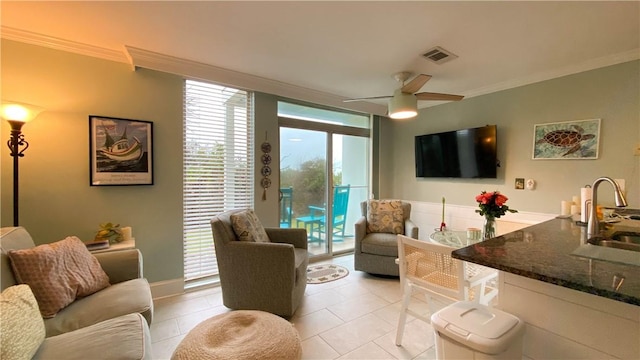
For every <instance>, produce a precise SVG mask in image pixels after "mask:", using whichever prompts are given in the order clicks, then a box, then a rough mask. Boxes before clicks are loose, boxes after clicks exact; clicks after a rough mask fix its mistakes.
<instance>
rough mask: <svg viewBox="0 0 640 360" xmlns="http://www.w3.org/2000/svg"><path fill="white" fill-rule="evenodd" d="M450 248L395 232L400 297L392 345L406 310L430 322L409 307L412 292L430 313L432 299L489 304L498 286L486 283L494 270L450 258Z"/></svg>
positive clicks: (398, 339) (399, 334) (399, 336)
mask: <svg viewBox="0 0 640 360" xmlns="http://www.w3.org/2000/svg"><path fill="white" fill-rule="evenodd" d="M454 250H455V248H452V247H449V246H443V245H436V244H431V243H428V242H425V241H421V240H416V239H412V238H409V237H406V236H403V235H398V256H399V257H398V266H399V267H400V269H399V270H400V283H401V286H402V292H403V299H402V308H401V310H400V317H399V319H398V330H397V333H396V345H398V346H400V345H401V343H402V336H403V334H404V327H405V323H406V320H407V314H410V315H413V316H414V317H416V318H418V319H420V320H423V321H426V322H428V323H430V322H431V319H430V318H428V317H425V316H424V315H421V314H419V313H417V312H415V311H413V310H411V309H409V303H410V302H411V297H412V296H413V294H414V293H421V294H423V295H424V296H425V297H426V300H427V304H428V305H429V311H430V313H431V314H433V313H434V312H435V311H436V308H435V306H434V304H433V302H434V299H437V300H439V301H441V302H444V303H453V302H455V301H459V300H468V301H476V302H478V303H480V304H483V305H491V301H492V300H493V299H494V298H495V296H496V295H497V293H498V290H497V289H496V288H494V287H491V286H488V285H487V282H489V281H490V280H493V279H495V278H496V277H497V272H496V271H495V270H493V269H489V268H484V267H479V266H476V265H475V264H467V263H466V262H464V261H460V260H457V259H454V258H452V257H451V252H452V251H454ZM472 265H473V266H472Z"/></svg>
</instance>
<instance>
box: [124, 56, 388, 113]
mask: <svg viewBox="0 0 640 360" xmlns="http://www.w3.org/2000/svg"><path fill="white" fill-rule="evenodd" d="M125 50H126V53H127V57H128V59H129V61H130V63H131V65H132V66H133V68H134V69H136V68H145V69H150V70H157V71H162V72H167V73H171V74H176V75H180V76H184V77H186V78H191V79H198V80H208V81H214V82H216V83H218V84H222V85H227V86H233V87H236V88H242V89H245V90H250V91H259V92H263V93H267V94H272V95H277V96H282V97H286V98H291V99H296V100H302V101H307V102H312V103H316V104H320V105H326V106H332V107H336V108H342V109H348V110H354V111H359V112H364V113H369V114H374V115H385V114H386V112H387V107H386V106H384V105H380V104H374V103H369V102H364V101H363V102H359V103H348V104H345V103H344V102H343V100H344V97H340V96H337V95H333V94H330V93H326V92H322V91H318V90H313V89H309V88H305V87H301V86H296V85H291V84H287V83H284V82H280V81H276V80H271V79H267V78H263V77H260V76H255V75H250V74H246V73H242V72H238V71H234V70H229V69H225V68H221V67H217V66H213V65H209V64H205V63H201V62H197V61H191V60H187V59H182V58H178V57H174V56H170V55H165V54H160V53H156V52H153V51H148V50H144V49H140V48H136V47H132V46H126V45H125Z"/></svg>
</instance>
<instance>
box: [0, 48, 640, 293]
mask: <svg viewBox="0 0 640 360" xmlns="http://www.w3.org/2000/svg"><path fill="white" fill-rule="evenodd" d="M1 45H2V54H1V61H2V64H1V65H2V67H1V74H0V75H1V76H2V80H1V81H2V82H1V86H2V88H1V90H2V99H4V100H13V101H21V102H26V103H31V104H34V105H38V106H41V107H43V108H45V109H46V111H45V112H43V113H42V114H41V115H40V116H39V117H38V118H37V119H36V120H35V121H34V122H33V123H29V124H26V125H25V126H24V128H23V131H24V133H25V137H26V139H27V141H29V143H30V147H29V149H28V150H27V151H26V152H25V157H24V158H22V159H20V190H21V191H20V225H22V226H24V227H26V228H27V229H28V230H29V232H30V233H31V234H32V235H33V237H34V239H35V241H36V243H38V244H42V243H48V242H53V241H56V240H60V239H62V238H64V237H65V236H68V235H77V236H79V237H80V238H81V239H84V240H88V239H91V238H92V237H93V235H94V233H95V231H96V230H97V227H98V224H99V223H101V222H105V221H112V222H119V223H121V224H122V225H123V226H131V227H132V228H133V235H134V236H135V238H136V245H137V247H138V248H139V249H140V250H141V251H142V253H143V255H144V259H145V262H144V267H145V275H146V277H147V278H148V279H149V281H151V282H160V281H165V280H174V279H179V278H181V277H182V274H183V270H182V264H183V263H182V89H183V81H182V78H181V77H180V76H175V75H170V74H165V73H161V72H156V71H150V70H144V69H139V70H137V71H135V72H134V71H132V69H131V67H130V66H129V65H128V64H123V63H117V62H112V61H107V60H101V59H96V58H92V57H88V56H82V55H77V54H72V53H68V52H64V51H59V50H52V49H49V48H44V47H39V46H33V45H28V44H24V43H19V42H13V41H7V40H2V44H1ZM639 69H640V62H639V61H634V62H630V63H626V64H621V65H617V66H611V67H607V68H603V69H599V70H595V71H590V72H585V73H581V74H576V75H572V76H567V77H563V78H559V79H555V80H550V81H545V82H541V83H537V84H533V85H528V86H524V87H520V88H516V89H511V90H506V91H502V92H498V93H493V94H489V95H484V96H479V97H475V98H470V99H466V100H464V101H462V102H459V103H450V104H445V105H440V106H435V107H431V108H427V109H424V110H421V112H420V116H419V118H417V119H415V120H410V121H403V122H395V121H390V120H388V119H381V120H380V121H379V122H378V125H377V126H379V130H380V131H379V134H380V135H379V138H378V137H375V138H374V139H375V141H376V143H379V155H378V156H379V158H380V161H379V163H378V164H374V169H375V168H377V167H379V169H380V175H379V176H376V175H374V179H375V181H374V183H375V184H376V186H377V187H379V197H395V198H402V199H407V200H415V201H427V202H439V201H440V197H441V196H443V195H444V196H446V197H447V199H448V202H450V203H454V204H459V205H470V206H475V202H474V200H473V198H474V196H475V195H476V193H478V192H479V191H480V190H484V189H486V190H494V189H497V190H501V191H504V192H505V193H506V194H507V195H508V196H509V197H510V198H511V199H512V200H510V205H511V206H512V207H514V208H516V209H519V210H522V211H534V212H548V213H557V212H558V211H559V206H560V201H561V200H563V199H568V200H570V199H571V196H572V195H575V194H578V193H579V188H580V187H581V186H582V185H584V184H587V183H591V182H592V181H593V179H595V178H596V177H597V176H601V175H608V176H612V177H615V178H624V179H626V180H627V189H628V195H629V200H630V203H631V205H632V206H633V207H636V208H638V207H640V194H639V187H640V185H639V182H640V181H639V180H640V171H639V168H640V157H634V156H633V153H632V151H633V147H634V145H635V144H636V143H639V142H640V121H639V113H640V106H639V104H638V102H639V98H640V91H639V85H638V84H639V81H638V80H639V79H640V71H639ZM276 101H277V97H275V96H273V95H268V94H261V93H256V95H255V103H254V105H255V112H256V134H255V136H256V142H255V144H256V151H255V153H256V156H259V155H260V154H261V152H260V147H259V144H261V143H262V142H263V141H264V140H263V139H264V137H265V132H266V135H267V136H268V140H269V141H270V142H271V143H272V145H273V153H274V154H277V152H278V150H279V144H278V138H279V132H278V126H277V115H276ZM90 114H91V115H102V116H112V117H121V118H131V119H138V120H147V121H152V122H153V124H154V142H155V146H154V152H155V156H154V168H155V184H154V185H153V186H123V187H92V186H89V142H88V134H89V125H88V124H89V122H88V115H90ZM588 118H602V132H601V135H602V142H601V144H600V146H601V152H600V158H599V159H598V160H582V161H578V160H555V161H551V160H548V161H540V160H537V161H533V160H531V147H532V138H531V136H532V133H533V125H534V124H538V123H547V122H557V121H568V120H579V119H588ZM485 124H497V125H498V132H499V157H500V160H501V163H502V167H501V168H500V170H499V178H498V179H497V180H424V179H419V180H417V179H416V178H415V176H414V163H413V161H414V160H413V159H414V156H413V137H414V136H415V135H419V134H425V133H430V132H439V131H445V130H454V129H460V128H465V127H474V126H482V125H485ZM9 130H10V129H9V125H8V124H7V123H6V122H5V123H3V124H1V125H0V135H1V140H2V142H3V143H6V142H7V140H8V138H9ZM273 158H274V163H273V164H272V168H273V169H278V168H279V164H278V157H277V156H274V157H273ZM0 161H1V170H2V174H1V176H2V177H1V180H2V183H1V188H0V190H1V194H2V197H1V204H0V206H1V207H0V210H1V213H0V222H1V225H2V226H11V225H12V211H11V209H12V196H11V188H12V180H11V176H12V168H11V165H12V162H11V157H10V156H9V151H8V149H6V148H5V150H4V151H0ZM258 174H259V168H256V177H259V176H258ZM515 177H524V178H533V179H536V180H537V181H538V187H537V189H536V190H535V191H526V190H523V191H515V190H513V182H514V178H515ZM271 179H272V182H273V184H278V182H279V181H278V180H279V179H278V174H277V172H274V174H273V175H272V176H271ZM277 189H278V187H277V186H276V185H274V186H272V187H271V188H270V189H269V190H268V192H267V200H266V201H262V200H261V196H262V189H261V188H260V187H259V184H256V194H255V198H256V200H255V208H256V212H257V213H258V215H259V216H260V218H261V220H263V223H264V224H265V225H266V226H275V225H277V211H276V210H275V209H277V206H278V202H277V196H278V194H277ZM374 191H376V196H378V193H377V191H378V190H374ZM607 191H610V190H609V189H608V185H603V186H602V191H601V196H600V198H601V199H603V200H605V199H610V196H609V195H607ZM272 209H273V210H272Z"/></svg>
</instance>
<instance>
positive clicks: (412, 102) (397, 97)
mask: <svg viewBox="0 0 640 360" xmlns="http://www.w3.org/2000/svg"><path fill="white" fill-rule="evenodd" d="M416 115H418V99H417V98H416V97H415V96H414V95H413V94H406V93H403V92H402V90H401V89H397V90H396V91H395V92H394V94H393V97H392V98H391V99H389V117H390V118H392V119H409V118H412V117H415V116H416Z"/></svg>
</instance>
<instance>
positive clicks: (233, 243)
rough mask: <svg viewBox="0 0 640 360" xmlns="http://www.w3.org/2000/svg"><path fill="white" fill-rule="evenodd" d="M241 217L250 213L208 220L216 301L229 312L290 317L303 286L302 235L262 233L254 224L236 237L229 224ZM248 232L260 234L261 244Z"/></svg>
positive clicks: (304, 239)
mask: <svg viewBox="0 0 640 360" xmlns="http://www.w3.org/2000/svg"><path fill="white" fill-rule="evenodd" d="M247 212H250V213H251V214H253V212H252V211H250V210H231V211H227V212H224V213H221V214H219V215H217V216H215V217H213V219H211V229H212V231H213V242H214V245H215V250H216V259H217V260H218V270H219V273H220V285H221V287H222V301H223V303H224V305H225V306H226V307H228V308H230V309H235V310H262V311H267V312H270V313H273V314H276V315H280V316H284V317H290V316H292V315H293V314H294V312H295V311H296V309H297V308H298V306H299V305H300V302H301V301H302V298H303V297H304V291H305V289H306V286H307V265H308V263H309V254H308V252H307V232H306V231H305V230H304V229H280V228H263V227H262V225H261V224H259V221H258V224H257V226H255V227H254V228H253V229H250V230H247V231H245V232H241V233H240V236H238V235H237V234H238V233H239V232H238V228H237V227H236V228H235V229H234V226H235V225H237V222H236V220H235V219H237V216H240V215H242V214H246V213H247ZM234 215H236V216H235V217H234ZM254 216H255V215H254ZM232 217H234V218H233V219H232ZM254 225H256V224H254ZM251 232H256V233H261V232H262V233H266V237H267V238H266V239H265V238H261V236H258V235H256V234H251Z"/></svg>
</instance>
